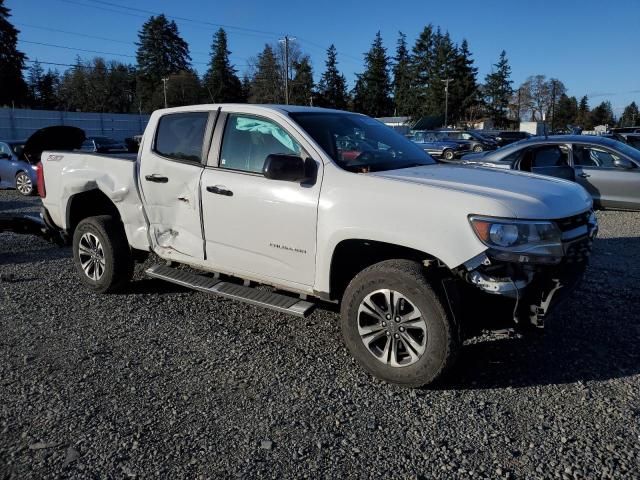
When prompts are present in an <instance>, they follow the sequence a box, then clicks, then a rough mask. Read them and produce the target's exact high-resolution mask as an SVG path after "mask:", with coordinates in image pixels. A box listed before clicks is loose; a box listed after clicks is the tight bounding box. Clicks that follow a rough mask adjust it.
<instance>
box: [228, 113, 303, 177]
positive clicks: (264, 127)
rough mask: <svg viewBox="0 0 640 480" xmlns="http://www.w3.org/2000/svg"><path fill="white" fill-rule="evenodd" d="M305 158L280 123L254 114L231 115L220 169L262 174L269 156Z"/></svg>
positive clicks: (299, 147)
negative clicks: (281, 155) (279, 155)
mask: <svg viewBox="0 0 640 480" xmlns="http://www.w3.org/2000/svg"><path fill="white" fill-rule="evenodd" d="M272 154H274V155H275V154H283V155H297V156H302V147H301V146H300V144H298V142H296V141H295V140H294V139H293V138H292V137H291V136H290V135H289V134H288V133H287V132H285V131H284V130H283V129H282V128H281V127H280V126H279V125H277V124H276V123H274V122H272V121H270V120H266V119H264V118H259V117H253V116H250V115H239V114H233V113H232V114H230V115H229V116H228V118H227V124H226V125H225V128H224V136H223V138H222V151H221V153H220V165H219V166H220V167H221V168H228V169H230V170H240V171H243V172H253V173H262V167H263V166H264V161H265V160H266V158H267V157H268V156H269V155H272Z"/></svg>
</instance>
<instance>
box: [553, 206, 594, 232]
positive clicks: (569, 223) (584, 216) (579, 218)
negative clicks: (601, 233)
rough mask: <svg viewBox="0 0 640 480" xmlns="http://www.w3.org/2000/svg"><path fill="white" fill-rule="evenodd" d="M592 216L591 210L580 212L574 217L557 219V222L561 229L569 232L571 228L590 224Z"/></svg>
mask: <svg viewBox="0 0 640 480" xmlns="http://www.w3.org/2000/svg"><path fill="white" fill-rule="evenodd" d="M590 216H591V212H590V211H588V212H584V213H580V214H579V215H574V216H573V217H566V218H560V219H558V220H555V222H556V224H557V225H558V227H559V228H560V230H561V231H563V232H568V231H569V230H573V229H574V228H578V227H581V226H583V225H588V223H589V217H590Z"/></svg>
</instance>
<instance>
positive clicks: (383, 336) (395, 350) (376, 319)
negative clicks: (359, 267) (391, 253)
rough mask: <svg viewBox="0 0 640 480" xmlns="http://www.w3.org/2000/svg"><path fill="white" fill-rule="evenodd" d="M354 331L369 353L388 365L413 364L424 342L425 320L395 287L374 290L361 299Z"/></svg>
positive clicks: (424, 348) (401, 365)
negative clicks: (356, 331)
mask: <svg viewBox="0 0 640 480" xmlns="http://www.w3.org/2000/svg"><path fill="white" fill-rule="evenodd" d="M358 333H359V334H360V339H361V340H362V343H363V344H364V346H365V347H366V348H367V350H368V351H369V353H371V354H372V355H373V356H374V357H375V358H376V359H377V360H378V361H380V362H382V363H384V364H386V365H389V366H392V367H405V366H408V365H412V364H414V363H415V362H417V361H418V360H419V359H420V358H421V357H422V355H423V354H424V352H425V350H426V346H427V323H426V321H425V319H424V317H423V315H422V313H421V312H420V310H419V309H418V307H416V305H415V304H414V303H413V302H411V301H410V300H409V299H408V298H407V297H406V296H404V295H403V294H401V293H400V292H397V291H395V290H389V289H381V290H376V291H374V292H372V293H370V294H369V295H367V296H366V297H365V298H364V300H362V302H361V303H360V306H359V308H358Z"/></svg>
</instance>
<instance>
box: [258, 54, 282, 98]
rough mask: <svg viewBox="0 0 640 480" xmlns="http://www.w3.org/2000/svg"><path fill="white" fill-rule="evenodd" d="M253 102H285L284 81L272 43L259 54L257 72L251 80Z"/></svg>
mask: <svg viewBox="0 0 640 480" xmlns="http://www.w3.org/2000/svg"><path fill="white" fill-rule="evenodd" d="M251 100H252V102H253V103H276V104H278V103H284V82H283V77H282V75H280V67H279V66H278V61H277V59H276V56H275V54H274V52H273V48H272V47H271V45H265V46H264V50H263V51H262V53H260V54H259V55H258V59H257V65H256V72H255V75H254V76H253V79H252V82H251Z"/></svg>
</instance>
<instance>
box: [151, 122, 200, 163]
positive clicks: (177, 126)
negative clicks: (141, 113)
mask: <svg viewBox="0 0 640 480" xmlns="http://www.w3.org/2000/svg"><path fill="white" fill-rule="evenodd" d="M208 119H209V113H207V112H189V113H169V114H167V115H164V116H163V117H161V118H160V121H159V123H158V129H157V133H156V141H155V146H154V151H155V152H156V153H158V154H160V155H162V156H163V157H167V158H171V159H173V160H179V161H187V162H194V163H200V162H201V161H202V146H203V141H204V132H205V129H206V127H207V120H208Z"/></svg>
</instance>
